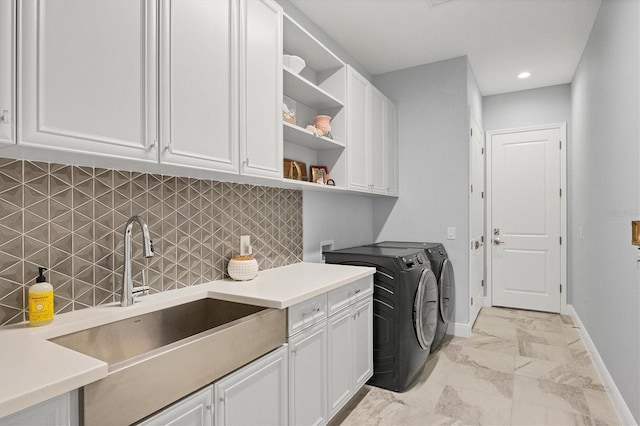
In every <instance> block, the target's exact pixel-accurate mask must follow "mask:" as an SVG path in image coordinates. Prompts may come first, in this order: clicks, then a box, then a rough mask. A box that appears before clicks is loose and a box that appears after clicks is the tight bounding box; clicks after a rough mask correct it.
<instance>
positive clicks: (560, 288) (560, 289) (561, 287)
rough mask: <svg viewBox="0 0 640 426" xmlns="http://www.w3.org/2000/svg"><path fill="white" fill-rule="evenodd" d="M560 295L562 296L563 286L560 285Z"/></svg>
mask: <svg viewBox="0 0 640 426" xmlns="http://www.w3.org/2000/svg"><path fill="white" fill-rule="evenodd" d="M560 294H562V284H560Z"/></svg>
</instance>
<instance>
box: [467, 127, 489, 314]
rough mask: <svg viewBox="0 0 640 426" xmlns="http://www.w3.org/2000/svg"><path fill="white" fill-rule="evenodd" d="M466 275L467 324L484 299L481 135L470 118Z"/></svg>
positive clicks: (482, 150) (482, 144) (482, 155)
mask: <svg viewBox="0 0 640 426" xmlns="http://www.w3.org/2000/svg"><path fill="white" fill-rule="evenodd" d="M470 124H471V126H470V127H471V129H470V144H471V145H470V156H471V174H470V180H471V182H470V184H471V187H470V191H471V192H470V195H469V200H470V210H471V220H470V230H471V232H470V236H471V244H470V250H471V252H470V263H469V264H470V274H471V276H470V278H469V284H470V288H469V295H470V296H471V300H470V301H469V303H470V306H471V309H470V311H469V312H470V313H471V315H470V323H471V324H473V323H474V322H475V320H476V317H477V316H478V314H479V313H480V308H481V307H482V300H483V298H484V288H483V286H482V285H483V282H484V281H483V280H484V241H485V237H484V171H485V164H484V135H483V133H482V129H480V126H479V125H478V123H477V122H476V120H475V119H474V118H473V117H471V120H470Z"/></svg>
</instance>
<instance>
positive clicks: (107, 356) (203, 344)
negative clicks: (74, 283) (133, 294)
mask: <svg viewBox="0 0 640 426" xmlns="http://www.w3.org/2000/svg"><path fill="white" fill-rule="evenodd" d="M285 335H286V314H285V311H284V310H278V309H270V308H262V307H259V306H252V305H245V304H241V303H234V302H226V301H223V300H217V299H201V300H197V301H194V302H189V303H185V304H182V305H177V306H174V307H170V308H166V309H162V310H159V311H155V312H150V313H147V314H143V315H139V316H136V317H132V318H128V319H125V320H121V321H117V322H113V323H109V324H105V325H102V326H98V327H94V328H90V329H87V330H82V331H79V332H76V333H72V334H67V335H64V336H60V337H56V338H53V339H50V341H51V342H54V343H56V344H59V345H62V346H64V347H67V348H69V349H72V350H75V351H78V352H81V353H83V354H86V355H89V356H91V357H94V358H97V359H100V360H103V361H105V362H106V363H107V364H108V365H109V373H108V375H107V377H105V378H103V379H101V380H99V381H97V382H94V383H91V384H89V385H87V386H85V387H84V388H83V392H82V405H83V417H84V424H85V425H93V424H117V425H122V424H130V423H133V422H135V421H138V420H140V419H142V418H144V417H146V416H148V415H149V414H151V413H153V412H155V411H157V410H159V409H161V408H163V407H165V406H167V405H169V404H171V403H172V402H174V401H176V400H178V399H180V398H182V397H183V396H186V395H188V394H189V393H191V392H193V391H195V390H197V389H198V388H200V387H203V386H205V385H207V384H209V383H211V382H213V381H215V380H216V379H218V378H220V377H222V376H224V375H226V374H227V373H230V372H231V371H233V370H235V369H237V368H239V367H241V366H243V365H244V364H247V363H249V362H251V361H252V360H254V359H256V358H258V357H259V356H261V355H263V354H265V353H267V352H269V351H270V350H272V349H274V348H276V347H278V346H279V345H281V344H282V343H284V342H285V338H286V336H285Z"/></svg>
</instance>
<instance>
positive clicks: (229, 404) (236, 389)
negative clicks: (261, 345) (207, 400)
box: [214, 345, 288, 426]
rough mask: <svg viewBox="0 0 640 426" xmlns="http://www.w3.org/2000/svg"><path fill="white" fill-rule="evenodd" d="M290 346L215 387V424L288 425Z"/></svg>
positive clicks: (240, 371) (270, 354)
mask: <svg viewBox="0 0 640 426" xmlns="http://www.w3.org/2000/svg"><path fill="white" fill-rule="evenodd" d="M287 359H288V357H287V346H286V345H285V346H282V347H280V348H279V349H276V350H274V351H273V352H271V353H269V354H268V355H265V356H263V357H262V358H260V359H258V360H257V361H254V362H252V363H251V364H249V365H246V366H244V367H242V368H240V369H239V370H237V371H236V372H234V373H231V374H230V375H228V376H227V377H225V378H224V379H222V380H220V381H219V382H216V383H215V384H214V388H215V424H216V425H217V426H225V425H234V426H241V425H251V426H257V425H286V424H287V423H288V418H287V413H288V410H287V408H288V407H287V402H288V401H287V396H288V393H287V370H288V368H287V367H288V365H287Z"/></svg>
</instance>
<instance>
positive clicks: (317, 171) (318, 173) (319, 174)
mask: <svg viewBox="0 0 640 426" xmlns="http://www.w3.org/2000/svg"><path fill="white" fill-rule="evenodd" d="M310 169H311V182H313V183H319V184H321V185H326V184H327V182H328V181H329V170H328V169H327V166H310Z"/></svg>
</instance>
